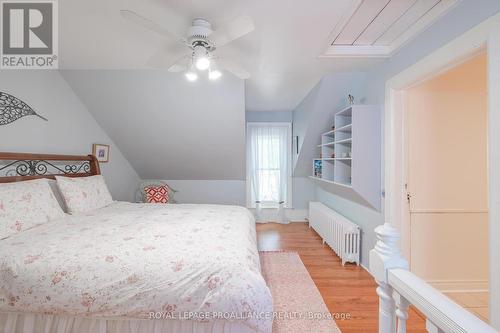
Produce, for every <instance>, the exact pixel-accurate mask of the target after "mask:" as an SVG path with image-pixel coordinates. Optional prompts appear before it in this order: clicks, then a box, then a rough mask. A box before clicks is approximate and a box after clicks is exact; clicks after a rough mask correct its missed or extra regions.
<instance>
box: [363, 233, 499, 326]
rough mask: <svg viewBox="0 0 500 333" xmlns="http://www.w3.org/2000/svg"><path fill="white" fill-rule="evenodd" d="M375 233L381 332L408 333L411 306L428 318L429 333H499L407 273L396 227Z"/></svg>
mask: <svg viewBox="0 0 500 333" xmlns="http://www.w3.org/2000/svg"><path fill="white" fill-rule="evenodd" d="M375 232H376V234H377V238H378V241H377V244H376V246H375V248H374V249H373V250H371V251H370V271H371V273H372V274H373V276H374V277H375V279H376V280H377V283H378V285H379V286H378V288H377V294H378V296H379V333H396V332H397V333H406V321H407V320H408V308H409V306H410V305H413V306H414V307H416V308H417V309H418V310H419V311H420V312H421V313H422V314H423V315H425V317H426V327H427V331H428V332H429V333H499V332H498V331H497V330H495V329H494V328H493V327H491V326H489V325H488V324H486V323H485V322H484V321H482V320H480V319H479V318H478V317H476V316H474V315H473V314H471V313H470V312H468V311H467V310H465V309H464V308H463V307H461V306H459V305H458V304H456V303H455V302H453V301H452V300H450V299H449V298H448V297H446V296H445V295H443V294H442V293H441V292H439V291H438V290H437V289H435V288H433V287H432V286H431V285H429V284H428V283H426V282H425V281H424V280H422V279H420V278H419V277H417V276H416V275H415V274H413V273H411V272H410V271H409V270H408V263H407V261H406V260H405V259H404V258H403V256H402V255H401V252H400V250H399V246H398V242H399V232H398V231H397V230H396V229H395V228H394V227H392V226H391V225H390V224H384V225H382V226H379V227H377V228H376V229H375Z"/></svg>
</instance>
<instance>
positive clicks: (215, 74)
mask: <svg viewBox="0 0 500 333" xmlns="http://www.w3.org/2000/svg"><path fill="white" fill-rule="evenodd" d="M221 76H222V73H221V71H220V70H219V69H218V68H217V66H216V65H215V63H212V64H211V66H210V68H209V70H208V78H209V79H210V80H211V81H215V80H218V79H220V77H221Z"/></svg>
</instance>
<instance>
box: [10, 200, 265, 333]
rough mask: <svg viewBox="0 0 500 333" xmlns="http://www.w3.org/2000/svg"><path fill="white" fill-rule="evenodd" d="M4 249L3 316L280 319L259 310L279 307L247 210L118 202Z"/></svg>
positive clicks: (261, 327)
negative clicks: (263, 271)
mask: <svg viewBox="0 0 500 333" xmlns="http://www.w3.org/2000/svg"><path fill="white" fill-rule="evenodd" d="M0 253H1V254H2V256H1V259H0V260H1V262H0V311H1V312H16V313H43V314H52V315H63V316H64V315H70V316H84V317H97V318H127V319H130V318H138V319H149V318H150V317H151V313H155V316H159V315H161V316H162V319H169V318H177V319H179V316H180V317H181V319H186V320H200V317H204V316H207V315H208V319H204V320H208V321H211V320H215V319H214V318H213V316H214V313H215V316H218V315H220V314H224V316H227V314H232V316H236V317H237V318H236V319H235V320H238V321H241V322H242V323H243V324H244V325H246V326H248V327H250V328H252V329H255V330H256V331H258V332H266V333H268V332H271V325H272V323H271V320H259V318H257V317H256V316H255V314H262V313H270V312H271V311H272V300H271V294H270V292H269V289H268V287H267V286H266V283H265V281H264V279H263V277H262V275H261V272H260V262H259V254H258V251H257V246H256V234H255V223H254V219H253V217H252V215H251V214H250V212H248V210H246V209H245V208H241V207H234V206H215V205H152V204H150V205H148V204H130V203H114V204H112V205H111V206H109V207H106V208H103V209H100V210H97V211H95V212H92V213H88V214H82V215H77V216H73V217H68V218H65V219H62V220H58V221H54V222H51V223H49V224H45V225H42V226H39V227H36V228H34V229H31V230H28V231H25V232H23V233H20V234H17V235H14V236H12V237H10V238H7V239H5V240H2V241H0ZM248 313H252V315H251V316H247V315H248ZM193 315H195V316H198V318H191V319H187V317H188V316H193ZM217 319H221V318H217ZM233 319H234V318H233Z"/></svg>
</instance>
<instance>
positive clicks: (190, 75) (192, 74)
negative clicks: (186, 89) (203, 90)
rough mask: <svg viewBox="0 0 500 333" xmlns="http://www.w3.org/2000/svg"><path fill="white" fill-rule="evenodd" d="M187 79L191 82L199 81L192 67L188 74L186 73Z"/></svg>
mask: <svg viewBox="0 0 500 333" xmlns="http://www.w3.org/2000/svg"><path fill="white" fill-rule="evenodd" d="M184 76H185V77H186V79H187V80H188V81H190V82H194V81H196V80H198V73H196V71H195V70H194V69H193V68H192V67H191V68H190V69H188V71H187V72H186V73H184Z"/></svg>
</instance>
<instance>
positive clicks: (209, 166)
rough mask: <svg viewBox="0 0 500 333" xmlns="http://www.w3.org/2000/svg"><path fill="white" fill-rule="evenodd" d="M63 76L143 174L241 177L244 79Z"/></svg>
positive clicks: (117, 73) (112, 73)
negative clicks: (189, 79)
mask: <svg viewBox="0 0 500 333" xmlns="http://www.w3.org/2000/svg"><path fill="white" fill-rule="evenodd" d="M61 74H62V75H63V77H64V78H65V80H66V81H67V82H68V83H69V85H70V86H71V87H72V88H73V90H74V91H75V92H76V94H77V95H78V96H79V97H80V99H81V100H82V101H83V103H84V104H85V105H86V106H87V108H88V110H89V111H90V112H91V113H92V115H93V116H94V117H95V118H96V120H97V121H98V123H99V124H100V125H101V126H102V127H103V129H104V130H105V131H106V132H107V134H108V135H109V136H110V137H111V138H112V139H113V141H114V142H115V143H116V145H117V146H118V147H119V148H120V150H121V151H122V153H123V154H124V156H125V157H126V158H127V159H128V161H129V162H130V163H131V164H132V166H133V167H134V169H135V170H136V171H137V173H138V174H139V176H140V177H141V178H142V179H148V178H150V179H173V180H175V179H190V180H195V179H207V180H208V179H240V180H243V179H245V165H244V163H245V105H244V100H245V93H244V83H243V81H241V80H239V79H236V78H234V77H225V78H224V80H221V81H220V82H218V83H217V84H213V83H212V82H207V81H204V80H199V81H198V82H196V83H195V84H193V83H191V82H187V81H186V80H185V79H184V77H183V75H182V74H168V73H166V72H165V71H161V70H109V71H103V70H100V71H92V70H72V71H61ZM68 126H78V124H68ZM111 154H113V148H111Z"/></svg>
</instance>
